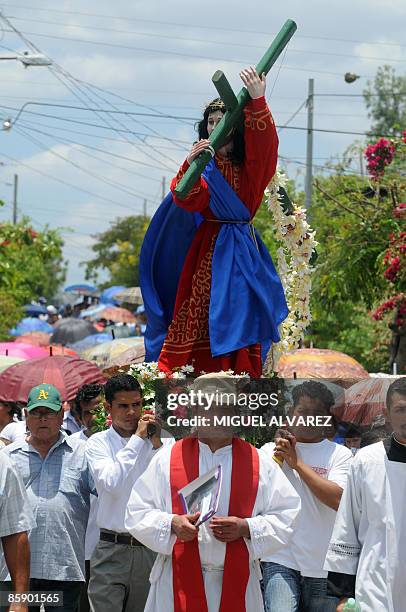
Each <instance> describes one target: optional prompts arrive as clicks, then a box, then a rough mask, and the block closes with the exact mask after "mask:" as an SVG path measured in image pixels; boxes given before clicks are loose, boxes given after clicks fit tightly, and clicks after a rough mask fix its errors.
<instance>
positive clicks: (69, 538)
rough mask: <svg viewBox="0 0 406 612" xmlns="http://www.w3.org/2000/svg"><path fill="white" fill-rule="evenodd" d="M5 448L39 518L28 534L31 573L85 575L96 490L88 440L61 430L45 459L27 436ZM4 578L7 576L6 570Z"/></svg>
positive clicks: (69, 577) (55, 577)
mask: <svg viewBox="0 0 406 612" xmlns="http://www.w3.org/2000/svg"><path fill="white" fill-rule="evenodd" d="M1 452H2V453H7V454H8V455H9V457H10V459H11V461H12V462H13V464H14V466H15V468H16V470H17V471H18V472H19V473H20V475H21V476H22V479H23V482H24V485H25V489H26V491H27V495H28V503H29V505H30V507H31V509H32V511H33V514H34V517H35V520H36V523H37V524H36V527H34V528H33V529H32V530H31V532H30V534H29V539H30V548H31V578H39V579H45V580H63V581H70V580H71V581H84V580H85V577H84V562H85V533H86V527H87V522H88V517H89V509H90V494H91V493H93V494H95V493H96V490H95V488H94V484H93V478H92V476H91V474H90V471H89V467H88V463H87V459H86V457H85V444H84V443H83V442H82V441H81V440H78V439H76V440H71V439H70V437H69V436H67V435H66V434H65V433H63V432H61V434H60V436H59V439H58V441H57V442H56V443H55V444H54V446H53V447H52V448H51V449H50V450H49V452H48V454H47V456H46V457H45V458H44V459H43V458H42V457H41V455H40V454H39V452H38V451H37V450H36V449H35V448H33V447H32V446H31V445H30V444H29V443H28V442H26V441H24V442H14V444H10V445H9V446H7V447H6V448H5V449H4V450H2V451H1ZM0 579H3V580H5V579H6V578H5V577H4V575H3V574H2V573H0Z"/></svg>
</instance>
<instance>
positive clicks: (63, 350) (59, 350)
mask: <svg viewBox="0 0 406 612" xmlns="http://www.w3.org/2000/svg"><path fill="white" fill-rule="evenodd" d="M45 348H46V349H47V353H48V355H49V356H50V357H52V355H67V356H69V357H79V355H78V353H77V352H76V351H74V350H72V348H68V347H67V346H63V345H62V344H50V345H48V346H46V347H45Z"/></svg>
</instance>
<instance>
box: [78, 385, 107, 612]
mask: <svg viewBox="0 0 406 612" xmlns="http://www.w3.org/2000/svg"><path fill="white" fill-rule="evenodd" d="M103 398H104V390H103V385H99V384H97V383H94V384H90V385H83V386H82V387H80V389H79V390H78V392H77V395H76V397H75V400H74V401H75V412H76V414H77V415H78V416H79V417H80V422H81V424H82V426H83V429H81V430H80V431H77V432H76V433H74V434H72V435H71V439H73V440H74V439H75V438H78V439H79V440H83V441H84V442H87V441H88V439H89V438H90V436H92V435H93V433H94V431H93V423H94V419H95V417H96V414H95V411H96V408H97V407H98V406H99V404H100V402H103V401H104V400H103ZM98 508H99V506H98V498H97V497H96V496H95V495H91V496H90V512H89V520H88V522H87V528H86V537H85V575H86V584H85V586H84V588H83V590H82V595H81V598H80V604H79V609H80V612H89V610H90V606H89V599H88V595H87V589H88V585H89V579H90V559H91V558H92V554H93V552H94V549H95V548H96V545H97V542H98V541H99V539H100V530H99V528H98V526H97V511H98Z"/></svg>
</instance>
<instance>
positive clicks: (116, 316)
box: [97, 306, 136, 323]
mask: <svg viewBox="0 0 406 612" xmlns="http://www.w3.org/2000/svg"><path fill="white" fill-rule="evenodd" d="M97 317H98V319H106V320H107V321H114V323H135V322H136V318H135V316H134V315H133V313H132V312H130V311H129V310H127V308H118V307H117V306H109V307H108V308H105V309H104V310H102V311H101V312H99V313H98V315H97Z"/></svg>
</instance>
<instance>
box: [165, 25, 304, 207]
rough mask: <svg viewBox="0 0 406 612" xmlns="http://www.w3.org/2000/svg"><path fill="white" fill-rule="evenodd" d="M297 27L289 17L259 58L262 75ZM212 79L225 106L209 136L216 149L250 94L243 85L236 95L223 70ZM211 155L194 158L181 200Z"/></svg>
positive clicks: (237, 121)
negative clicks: (220, 117) (223, 112)
mask: <svg viewBox="0 0 406 612" xmlns="http://www.w3.org/2000/svg"><path fill="white" fill-rule="evenodd" d="M296 30H297V25H296V23H295V22H294V21H292V20H291V19H288V20H287V21H286V22H285V24H284V25H283V27H282V29H281V30H280V32H279V34H278V35H277V36H276V38H275V40H274V41H273V43H272V44H271V46H270V47H269V49H268V50H267V51H266V53H265V54H264V56H263V57H262V58H261V60H260V61H259V62H258V64H257V66H256V71H257V73H258V74H259V75H261V74H263V73H265V74H268V72H269V71H270V69H271V68H272V66H273V65H274V63H275V62H276V60H277V59H278V57H279V56H280V54H281V53H282V51H283V49H284V48H285V47H286V45H287V44H288V42H289V41H290V39H291V38H292V36H293V34H294V33H295V32H296ZM212 81H213V84H214V86H215V88H216V89H217V91H218V93H219V95H220V97H221V99H222V100H223V102H224V104H225V106H226V112H225V114H224V117H223V118H222V119H221V121H220V122H219V123H218V125H217V126H216V128H215V129H214V130H213V132H212V133H211V134H210V138H209V140H210V141H211V145H212V147H213V149H214V150H215V151H217V150H218V149H219V148H220V147H221V146H222V145H223V144H224V142H225V140H226V138H227V136H228V134H229V133H230V131H231V130H232V129H233V128H237V129H238V128H239V127H240V126H241V124H242V118H243V108H244V106H245V105H246V104H247V102H248V100H249V99H250V95H249V93H248V90H247V89H246V87H243V88H242V89H241V91H240V92H239V93H238V95H237V96H236V95H235V94H234V92H233V90H232V87H231V85H230V83H229V82H228V80H227V78H226V76H225V75H224V73H223V72H222V71H221V70H217V72H215V73H214V75H213V78H212ZM210 159H211V154H210V152H209V151H203V152H202V153H201V154H200V155H199V156H198V157H197V158H196V159H195V160H193V162H192V163H191V164H190V167H189V168H188V169H187V171H186V172H185V174H184V176H183V177H182V179H181V180H180V181H179V184H178V185H177V187H176V189H175V194H176V197H177V198H179V199H180V200H184V199H185V198H186V196H187V194H188V193H189V191H190V190H191V189H192V187H193V185H194V184H195V183H196V181H197V180H198V178H199V176H200V175H201V174H202V172H203V170H204V169H205V167H206V166H207V164H208V162H209V161H210ZM283 192H284V194H282V195H283V196H284V207H285V209H287V210H289V204H290V200H289V198H288V197H287V194H286V192H285V190H283ZM290 207H291V204H290Z"/></svg>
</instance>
